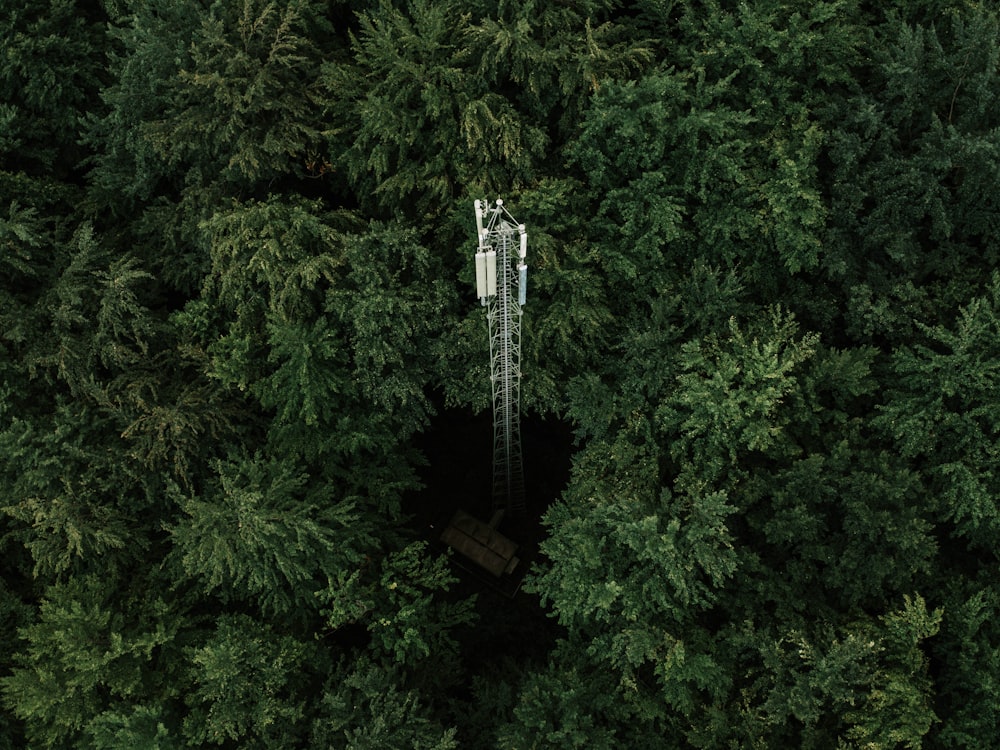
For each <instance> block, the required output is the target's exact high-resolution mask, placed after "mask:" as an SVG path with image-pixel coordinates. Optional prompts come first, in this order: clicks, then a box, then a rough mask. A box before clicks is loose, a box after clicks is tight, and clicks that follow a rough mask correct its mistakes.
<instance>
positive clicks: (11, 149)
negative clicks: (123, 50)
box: [0, 0, 103, 177]
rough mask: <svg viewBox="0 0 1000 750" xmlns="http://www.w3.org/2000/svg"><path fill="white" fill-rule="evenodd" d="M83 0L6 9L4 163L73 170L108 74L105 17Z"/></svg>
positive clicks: (1, 76) (44, 0) (1, 27)
mask: <svg viewBox="0 0 1000 750" xmlns="http://www.w3.org/2000/svg"><path fill="white" fill-rule="evenodd" d="M81 5H82V4H79V3H77V2H75V0H31V1H30V2H25V3H20V4H19V5H18V6H16V7H14V6H12V7H10V8H5V9H4V12H3V13H2V14H0V37H2V38H3V39H4V55H3V58H2V60H0V101H3V102H4V104H3V107H2V109H0V166H2V167H3V168H4V169H12V170H25V171H30V172H32V173H36V174H37V173H40V172H41V173H46V172H51V173H54V174H57V175H59V176H60V177H65V176H67V175H69V174H71V173H72V171H73V170H75V169H76V167H77V166H78V165H77V162H78V160H79V158H80V156H81V154H80V152H79V149H78V147H77V144H76V138H77V135H78V134H79V132H80V129H81V120H82V118H83V115H84V113H85V112H86V111H87V109H88V104H89V102H90V101H91V99H92V98H93V97H94V96H95V93H96V89H97V88H98V85H99V83H100V80H101V78H102V77H103V76H102V70H101V62H102V60H101V58H102V50H101V49H100V37H99V31H98V29H99V25H98V22H99V19H97V18H95V17H94V15H95V14H94V13H93V12H92V11H88V9H87V8H85V7H78V6H81Z"/></svg>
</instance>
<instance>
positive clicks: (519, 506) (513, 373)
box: [475, 198, 528, 513]
mask: <svg viewBox="0 0 1000 750" xmlns="http://www.w3.org/2000/svg"><path fill="white" fill-rule="evenodd" d="M475 206H476V229H477V231H478V234H479V249H478V251H477V252H476V291H477V293H478V296H479V299H480V302H482V304H483V305H484V306H485V307H486V320H487V325H488V327H489V337H490V382H491V384H492V387H493V511H494V513H496V512H497V511H505V512H510V513H518V512H520V511H522V510H524V467H523V465H522V456H521V415H520V394H521V314H522V313H523V311H524V305H525V302H526V296H527V294H526V293H527V271H528V269H527V265H526V264H525V255H526V254H527V249H528V233H527V232H526V231H525V228H524V224H518V222H517V220H516V219H514V217H513V216H511V214H510V212H509V211H508V210H507V209H506V208H504V205H503V201H502V200H500V199H499V198H498V199H497V201H496V203H495V204H494V205H493V206H491V207H490V206H488V205H487V204H486V202H485V201H479V200H477V201H476V203H475Z"/></svg>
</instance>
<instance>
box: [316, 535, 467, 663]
mask: <svg viewBox="0 0 1000 750" xmlns="http://www.w3.org/2000/svg"><path fill="white" fill-rule="evenodd" d="M428 554H429V553H428V550H427V545H426V543H423V542H418V543H413V544H410V545H408V546H406V547H404V548H403V549H402V550H400V551H399V552H396V553H392V554H390V555H388V556H387V557H386V558H385V559H384V560H383V561H382V562H381V564H379V565H378V566H377V567H371V563H370V562H366V564H365V565H364V566H362V567H360V568H359V569H357V570H355V571H353V572H347V571H341V572H340V573H338V574H337V575H336V576H335V577H333V576H331V580H330V585H329V587H328V588H327V589H326V590H325V591H322V592H319V593H318V596H320V598H321V600H322V601H323V602H324V604H325V605H326V607H327V609H324V610H323V615H324V616H325V617H326V621H327V626H328V627H330V628H332V629H333V630H334V631H336V630H338V629H340V628H342V627H344V626H346V625H352V624H363V625H365V626H366V628H367V629H368V631H369V632H370V633H371V634H372V640H371V643H372V650H373V651H374V653H375V654H377V655H379V656H380V657H383V658H386V659H388V660H390V661H393V662H396V663H398V664H400V665H402V666H412V665H416V664H420V663H424V662H425V660H429V659H433V660H434V661H437V662H442V661H444V662H445V663H447V661H448V658H449V655H454V654H455V652H456V649H457V644H456V643H455V641H454V639H453V638H452V636H451V631H452V629H453V628H454V627H455V626H457V625H462V624H467V623H469V622H472V621H473V614H472V610H471V605H472V601H471V600H468V599H467V600H462V601H458V602H452V601H447V600H442V598H441V595H440V594H438V593H436V592H440V591H448V589H449V587H450V585H451V584H452V583H454V582H455V578H454V576H453V575H452V574H451V573H450V572H449V570H448V566H447V562H446V560H445V559H444V558H442V557H435V558H432V559H431V558H429V557H428Z"/></svg>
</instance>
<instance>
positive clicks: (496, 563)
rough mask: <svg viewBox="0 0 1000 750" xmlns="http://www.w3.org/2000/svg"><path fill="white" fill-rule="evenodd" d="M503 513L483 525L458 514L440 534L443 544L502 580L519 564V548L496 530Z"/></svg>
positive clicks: (461, 511) (460, 513)
mask: <svg viewBox="0 0 1000 750" xmlns="http://www.w3.org/2000/svg"><path fill="white" fill-rule="evenodd" d="M501 516H502V513H498V514H497V515H495V516H494V517H493V519H492V520H491V521H490V523H483V522H482V521H480V520H479V519H477V518H475V517H474V516H471V515H469V514H468V513H466V512H465V511H464V510H456V511H455V514H454V515H453V516H452V517H451V520H450V521H449V522H448V526H447V527H446V528H445V530H444V531H442V532H441V541H442V542H444V543H445V544H447V545H448V546H449V547H452V548H453V549H455V550H456V551H457V552H459V553H461V554H462V555H464V556H465V557H467V558H469V559H470V560H472V561H473V562H474V563H476V564H477V565H479V566H480V567H482V568H484V569H486V570H488V571H489V572H490V573H492V574H493V575H494V576H496V577H497V578H499V577H500V576H502V575H503V574H505V573H508V574H509V573H512V572H513V571H514V569H515V568H516V567H517V564H518V563H519V562H520V560H519V559H518V558H517V557H515V556H514V553H515V552H516V551H517V545H516V544H515V543H514V542H512V541H511V540H510V539H508V538H507V537H505V536H504V535H503V534H501V533H500V532H499V531H497V530H496V528H495V527H496V525H497V524H498V523H499V522H500V517H501Z"/></svg>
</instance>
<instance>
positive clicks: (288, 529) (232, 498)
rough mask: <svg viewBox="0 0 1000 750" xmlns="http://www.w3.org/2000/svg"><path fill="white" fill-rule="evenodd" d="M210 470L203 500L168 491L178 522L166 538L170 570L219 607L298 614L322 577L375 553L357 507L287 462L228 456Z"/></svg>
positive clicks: (309, 601)
mask: <svg viewBox="0 0 1000 750" xmlns="http://www.w3.org/2000/svg"><path fill="white" fill-rule="evenodd" d="M214 469H215V472H216V476H215V478H214V479H213V480H212V482H211V483H210V484H209V485H208V487H207V488H206V491H205V492H204V493H203V494H202V495H201V496H188V495H185V494H183V493H181V492H180V490H179V489H177V488H175V489H174V491H173V493H172V494H173V495H174V499H175V501H176V502H177V504H178V507H179V509H180V511H181V513H182V514H183V515H181V516H180V520H179V521H178V522H177V523H176V524H174V525H172V526H171V527H170V528H169V532H170V535H171V538H172V541H173V547H174V549H173V552H172V559H173V561H174V564H175V565H177V566H178V567H179V568H180V569H181V570H183V571H184V573H185V574H186V575H187V576H189V577H191V578H193V579H196V580H198V581H199V582H200V583H201V586H202V587H203V589H204V591H205V592H206V593H209V594H215V595H217V596H218V597H219V598H221V599H222V600H223V601H224V602H231V601H241V600H247V599H249V600H252V601H257V602H259V604H260V606H261V607H262V608H263V609H264V611H265V612H269V613H272V614H280V615H283V616H286V617H287V616H290V615H294V614H296V613H299V614H301V613H302V612H303V611H304V610H308V609H310V608H312V607H314V599H313V593H314V592H315V591H316V590H318V587H319V586H320V585H321V581H322V580H323V578H324V577H332V576H335V575H337V574H338V572H339V571H342V570H344V569H345V568H349V567H351V566H353V565H356V564H357V563H358V562H359V561H360V560H361V558H362V556H363V555H364V554H365V552H366V551H367V550H369V549H371V547H372V546H373V545H374V539H373V538H372V532H373V530H372V529H371V528H370V525H369V524H370V520H369V519H366V518H364V517H363V516H362V515H361V513H360V512H359V510H358V509H357V508H356V504H357V502H356V501H352V500H351V499H339V500H338V499H337V497H336V495H335V492H334V488H333V487H331V486H329V485H327V484H325V483H321V482H316V481H311V480H310V478H309V475H308V474H307V473H305V472H304V471H302V470H301V469H298V468H296V467H295V465H294V464H293V463H291V462H288V461H280V460H278V459H275V458H267V457H264V456H260V455H258V456H254V457H252V458H249V457H242V456H238V455H234V456H231V457H230V458H229V459H228V460H227V461H218V462H216V464H215V466H214Z"/></svg>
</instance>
